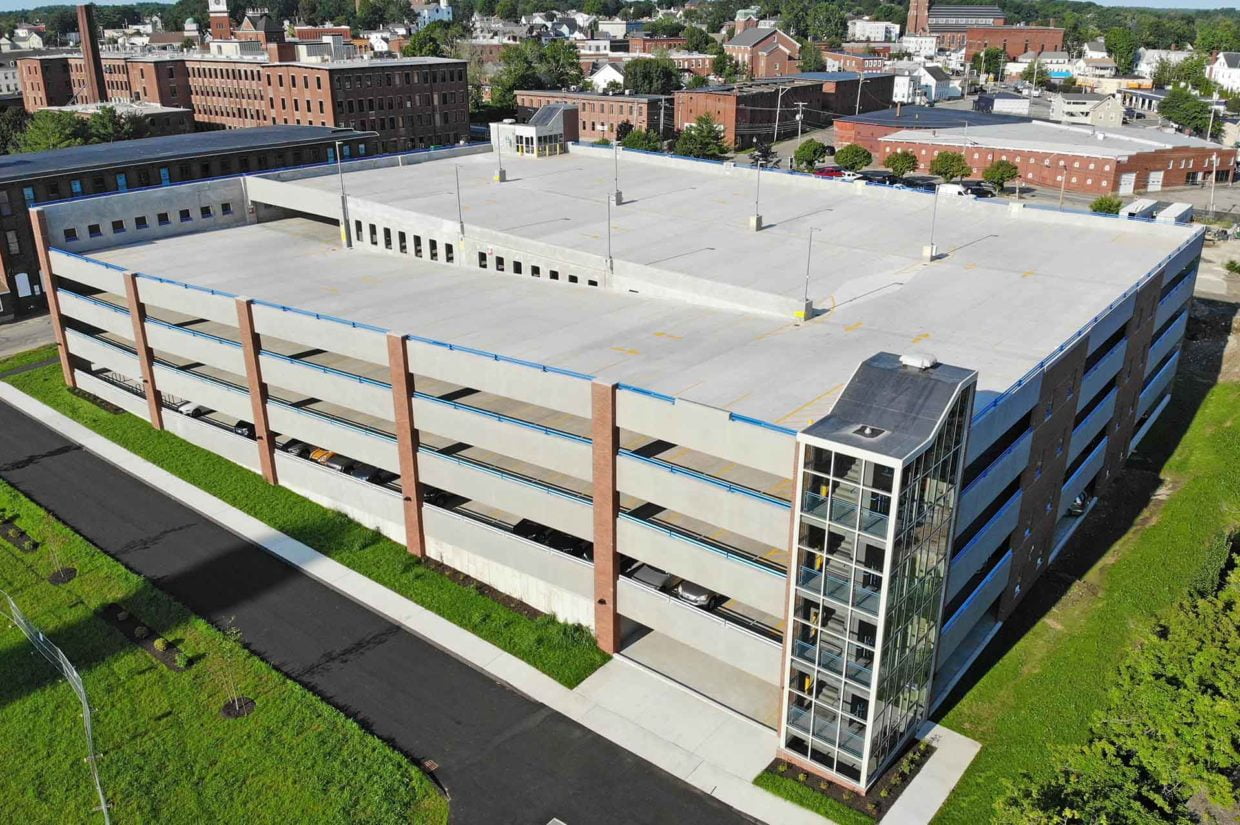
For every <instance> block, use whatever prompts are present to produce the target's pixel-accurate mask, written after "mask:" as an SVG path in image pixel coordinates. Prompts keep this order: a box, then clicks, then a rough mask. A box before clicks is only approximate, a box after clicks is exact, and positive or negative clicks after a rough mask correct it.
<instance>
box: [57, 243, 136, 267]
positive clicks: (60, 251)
mask: <svg viewBox="0 0 1240 825" xmlns="http://www.w3.org/2000/svg"><path fill="white" fill-rule="evenodd" d="M48 251H49V252H55V253H57V254H60V255H66V256H68V257H70V258H76V259H77V260H79V261H84V262H86V263H88V264H94V265H95V266H102V267H104V268H105V269H110V270H112V271H113V272H124V271H125V267H123V266H117V265H116V264H110V263H108V262H107V261H100V260H96V259H95V258H88V257H86V256H85V255H79V254H78V253H76V252H70V251H69V250H67V249H61V248H60V247H58V246H49V247H48Z"/></svg>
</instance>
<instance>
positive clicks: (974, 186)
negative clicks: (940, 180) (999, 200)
mask: <svg viewBox="0 0 1240 825" xmlns="http://www.w3.org/2000/svg"><path fill="white" fill-rule="evenodd" d="M960 188H961V189H963V190H964V191H965V193H966V194H969V195H972V196H973V197H975V198H993V197H994V196H995V190H994V187H992V186H991V185H990V184H989V183H987V182H986V181H982V180H963V181H961V182H960Z"/></svg>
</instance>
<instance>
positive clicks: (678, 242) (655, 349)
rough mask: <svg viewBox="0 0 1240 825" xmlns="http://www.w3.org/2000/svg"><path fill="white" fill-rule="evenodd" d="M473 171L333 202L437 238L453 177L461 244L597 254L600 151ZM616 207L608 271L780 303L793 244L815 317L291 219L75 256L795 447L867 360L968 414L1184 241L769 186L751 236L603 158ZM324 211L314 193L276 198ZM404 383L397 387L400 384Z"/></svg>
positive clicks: (357, 191)
mask: <svg viewBox="0 0 1240 825" xmlns="http://www.w3.org/2000/svg"><path fill="white" fill-rule="evenodd" d="M505 166H506V168H507V170H508V173H509V176H510V179H509V182H508V183H504V184H496V183H494V182H492V181H491V175H492V173H493V170H494V159H493V156H490V155H473V156H465V157H456V158H453V159H452V160H450V161H443V162H435V161H432V162H429V163H422V164H417V165H413V166H405V167H400V168H385V169H376V170H372V171H361V172H352V173H348V174H346V176H345V177H346V185H347V188H348V191H349V194H350V197H351V199H354V200H359V199H360V200H362V201H375V202H379V203H382V204H385V205H386V206H387V207H388V208H389V209H390V210H391V211H392V214H393V215H396V216H397V217H396V218H394V220H399V216H398V213H399V212H400V211H401V210H407V211H410V212H416V213H419V214H422V215H430V216H435V217H438V218H441V219H443V220H447V221H450V222H451V223H452V224H453V225H454V224H455V222H456V216H457V212H456V209H457V206H456V195H455V186H454V181H453V179H454V167H459V168H460V176H461V187H462V202H463V208H464V219H465V224H466V236H467V237H468V235H469V231H470V230H469V227H470V226H482V227H487V228H490V229H493V230H496V231H502V232H505V233H510V234H511V235H513V236H514V237H516V238H518V239H520V238H526V239H533V240H537V241H541V242H544V243H550V244H555V245H558V246H562V247H570V248H573V249H577V250H582V249H586V250H593V249H599V250H600V251H601V249H602V248H603V245H604V244H605V242H606V225H605V220H606V209H605V205H604V198H605V197H606V195H607V194H608V192H609V191H610V188H611V183H612V172H613V166H612V157H611V154H610V153H609V152H597V151H591V150H582V151H578V150H577V149H574V152H573V154H569V155H565V156H560V157H558V158H542V159H537V160H527V159H517V158H511V159H509V158H506V159H505ZM620 175H621V186H622V188H623V190H624V194H625V199H626V203H625V204H624V205H623V206H621V207H619V208H618V209H613V218H612V242H613V253H614V255H615V256H616V258H617V260H618V261H621V260H624V261H633V262H639V263H642V264H647V265H649V266H651V267H653V268H655V269H656V270H657V271H660V272H666V273H668V274H669V277H670V276H672V275H677V274H687V275H691V276H694V277H696V278H699V279H701V281H700V284H701V286H702V288H703V289H704V290H706V291H709V290H710V288H711V285H712V284H738V285H743V286H747V287H750V288H752V289H755V290H762V291H765V292H772V293H777V294H783V295H789V296H799V295H801V294H803V292H804V290H805V289H806V280H805V271H806V264H805V262H806V251H807V239H808V237H809V230H810V228H814V229H816V230H817V231H816V232H815V233H814V236H813V237H814V244H813V259H812V266H811V271H810V279H809V294H810V297H811V298H812V299H813V300H814V302H815V304H816V305H817V306H818V307H819V308H820V311H821V314H819V315H817V317H814V318H813V319H812V320H810V321H808V322H805V323H803V324H798V323H796V322H795V321H794V320H793V319H792V318H790V317H789V318H782V317H776V316H773V315H762V314H758V313H753V312H746V311H743V310H742V309H740V308H735V309H726V308H718V307H713V306H709V305H706V304H704V303H697V302H695V301H693V300H692V299H691V298H692V296H689V297H688V298H687V299H685V300H673V299H665V298H655V297H652V296H650V295H645V294H632V293H629V292H626V291H620V290H612V289H607V288H604V287H600V288H591V287H587V286H571V285H568V284H566V283H564V282H562V281H561V282H550V281H547V280H543V279H533V278H530V277H528V276H519V275H513V274H512V273H511V272H505V273H500V272H495V271H494V270H492V269H488V270H480V269H477V268H476V266H475V265H474V263H475V262H472V261H468V260H466V261H464V262H463V263H464V264H465V265H464V266H462V265H461V262H460V261H458V263H457V264H456V265H447V264H435V263H430V262H428V261H425V260H419V259H416V258H413V257H412V256H409V257H406V256H399V255H395V254H392V253H383V252H372V251H369V249H368V248H367V246H366V245H365V244H362V245H360V246H359V248H358V249H355V250H353V251H347V250H344V249H342V248H341V247H340V241H339V236H338V233H337V230H336V229H335V228H334V227H333V226H330V225H326V224H322V223H317V222H313V221H309V220H304V219H287V220H281V221H275V222H271V223H266V224H258V225H252V226H248V227H243V228H236V229H225V230H220V231H216V232H209V233H200V234H194V235H185V236H181V237H177V238H170V239H166V240H158V241H153V242H150V243H146V244H140V245H134V246H129V247H119V248H114V249H110V250H104V251H97V252H93V253H91V255H92V256H93V257H97V258H101V259H104V260H108V261H111V262H114V263H117V264H120V265H123V266H125V267H127V268H131V269H135V270H139V271H142V272H146V273H150V274H154V275H160V276H163V277H168V278H174V279H177V280H182V281H187V282H190V283H194V284H200V285H204V286H210V287H213V288H216V289H222V290H225V291H229V292H234V293H237V294H244V295H249V296H251V297H255V298H262V299H266V300H269V301H274V302H278V303H282V304H286V305H289V306H294V307H300V308H305V309H309V310H313V311H316V312H322V313H328V314H332V315H336V316H339V317H343V318H348V319H351V320H356V321H361V322H367V323H371V324H375V325H378V326H382V327H385V328H388V329H393V330H398V331H401V332H406V333H413V334H417V335H422V336H426V337H430V338H435V339H439V340H442V341H447V342H450V343H455V344H461V345H467V346H472V347H477V348H480V349H484V350H488V351H492V352H497V353H501V354H504V355H508V356H512V357H516V358H522V359H527V360H531V361H536V362H540V363H543V364H547V365H550V366H555V367H562V368H567V369H572V370H578V371H581V372H584V373H588V374H592V375H597V376H600V377H607V378H612V379H615V380H619V381H624V382H626V383H630V384H634V385H636V386H640V387H644V388H647V389H651V390H655V391H659V392H664V393H668V394H671V395H675V396H678V397H683V398H687V399H691V400H694V401H698V402H701V403H704V404H710V405H713V406H716V407H721V408H724V409H728V410H732V411H735V412H737V413H741V414H744V415H750V416H754V417H756V418H760V419H764V420H766V421H771V422H775V423H779V424H782V425H784V426H788V427H791V428H795V429H800V428H802V427H804V426H806V425H807V424H809V423H812V422H813V421H815V420H817V419H819V418H821V417H822V416H823V415H825V414H826V413H827V412H829V411H830V409H831V406H832V405H833V404H834V401H835V397H836V395H837V394H838V393H839V391H840V390H841V389H842V388H843V386H844V384H845V383H846V382H847V381H848V379H849V377H850V376H851V375H852V372H853V370H854V369H855V368H856V366H857V364H858V363H859V362H861V361H862V360H864V359H865V358H868V357H870V356H871V355H873V354H874V353H876V352H879V351H889V352H896V353H903V352H908V351H911V350H928V351H931V352H933V353H934V354H935V355H937V356H938V358H939V359H940V361H942V362H944V363H950V364H955V365H959V366H962V367H967V368H971V369H976V370H977V371H978V373H979V378H978V390H979V392H978V404H979V406H980V405H984V404H985V403H986V402H987V400H989V399H990V398H992V397H993V396H994V395H995V394H998V393H1001V392H1003V391H1004V390H1006V389H1007V388H1008V387H1009V386H1011V385H1012V384H1013V383H1014V382H1015V381H1016V380H1017V379H1018V378H1020V377H1021V376H1022V375H1024V374H1025V373H1026V372H1027V371H1029V370H1030V369H1031V368H1032V367H1034V366H1035V365H1036V364H1037V363H1038V362H1039V361H1040V360H1041V359H1043V358H1044V357H1046V356H1047V355H1049V354H1050V353H1051V352H1052V351H1053V350H1054V349H1055V348H1056V347H1058V346H1059V344H1060V343H1062V342H1063V341H1064V340H1066V339H1067V338H1069V337H1070V336H1071V335H1072V334H1073V333H1074V332H1076V331H1077V330H1078V329H1080V328H1081V327H1082V326H1083V325H1085V324H1086V323H1088V322H1089V321H1090V319H1091V318H1093V317H1094V316H1095V315H1096V314H1098V313H1099V312H1101V311H1102V310H1104V309H1105V308H1106V307H1107V306H1108V305H1109V304H1110V303H1111V302H1112V301H1114V300H1116V299H1117V298H1119V297H1120V296H1121V295H1122V294H1123V292H1124V291H1125V290H1126V289H1127V288H1128V287H1130V286H1131V285H1133V284H1134V283H1135V282H1137V281H1138V280H1139V279H1140V278H1141V277H1142V276H1143V275H1144V274H1146V273H1147V272H1149V271H1151V270H1152V269H1154V268H1155V267H1157V266H1158V265H1159V264H1160V263H1161V262H1162V261H1163V259H1164V258H1165V257H1167V256H1168V255H1169V254H1170V253H1172V252H1173V251H1174V250H1175V249H1177V248H1178V247H1180V246H1181V245H1183V244H1185V243H1187V242H1188V241H1189V240H1190V239H1191V238H1192V237H1193V235H1194V233H1195V230H1194V229H1192V228H1186V227H1179V226H1170V225H1156V224H1149V223H1136V222H1125V221H1120V220H1117V219H1103V218H1096V217H1093V216H1080V215H1068V214H1055V213H1048V212H1040V211H1039V212H1033V211H1030V210H1026V211H1025V212H1024V213H1023V214H1021V215H1018V216H1013V215H1011V214H1010V213H1009V210H1008V209H1007V208H1006V206H996V205H993V204H990V203H984V202H978V201H971V200H968V199H963V198H946V197H944V198H940V200H939V204H938V215H937V220H936V226H935V240H936V242H937V244H938V245H939V248H940V250H941V251H942V252H946V253H947V254H946V256H945V257H943V258H941V259H939V260H937V261H935V262H933V263H927V262H925V261H923V259H922V257H921V247H922V245H923V244H924V243H926V242H927V241H928V239H929V231H930V221H931V212H932V208H933V204H934V198H933V197H932V196H929V195H923V194H920V193H914V192H903V191H895V190H886V189H882V188H878V187H864V188H863V187H857V186H854V185H851V184H842V183H837V182H835V181H819V180H817V179H809V178H805V177H797V178H792V177H789V176H784V175H779V174H764V175H763V177H762V184H761V186H762V211H763V213H764V215H765V216H766V220H767V221H768V222H769V223H770V224H772V226H771V227H770V228H768V229H766V230H763V231H762V232H760V233H753V232H751V231H749V230H748V229H747V228H746V219H747V216H748V215H749V213H751V212H752V211H753V195H754V182H753V178H752V176H750V175H749V174H748V173H747V172H746V173H741V172H740V171H739V170H734V171H733V172H732V173H731V174H725V172H724V170H723V169H722V168H721V167H719V166H717V165H710V164H702V163H696V162H692V161H687V160H686V161H669V160H666V159H662V158H657V159H649V160H647V159H645V158H641V157H640V156H639V157H637V158H634V157H628V158H623V159H622V162H621V171H620ZM292 183H293V184H295V185H298V186H306V187H312V188H315V189H328V190H335V188H336V187H338V186H339V182H338V181H337V179H336V177H335V176H334V175H332V176H327V177H321V178H311V179H306V180H301V181H294V182H292ZM415 369H416V367H415Z"/></svg>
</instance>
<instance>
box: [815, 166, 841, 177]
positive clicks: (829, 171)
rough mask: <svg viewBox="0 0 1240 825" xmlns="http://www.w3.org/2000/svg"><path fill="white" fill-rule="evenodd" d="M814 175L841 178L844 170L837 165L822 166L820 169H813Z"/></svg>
mask: <svg viewBox="0 0 1240 825" xmlns="http://www.w3.org/2000/svg"><path fill="white" fill-rule="evenodd" d="M814 176H815V177H819V178H842V177H843V176H844V170H843V169H841V168H840V167H838V166H824V167H822V168H821V169H815V170H814Z"/></svg>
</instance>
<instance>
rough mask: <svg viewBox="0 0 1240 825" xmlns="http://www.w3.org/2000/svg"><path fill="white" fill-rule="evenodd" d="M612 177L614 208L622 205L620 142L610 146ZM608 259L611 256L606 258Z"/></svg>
mask: <svg viewBox="0 0 1240 825" xmlns="http://www.w3.org/2000/svg"><path fill="white" fill-rule="evenodd" d="M611 154H612V163H613V177H614V183H615V185H614V186H613V188H612V198H613V199H614V200H615V202H616V206H619V205H620V204H622V203H624V195H622V194H620V141H618V140H617V141H616V142H615V143H613V144H612V145H611ZM607 257H608V258H610V257H611V255H608V256H607Z"/></svg>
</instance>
